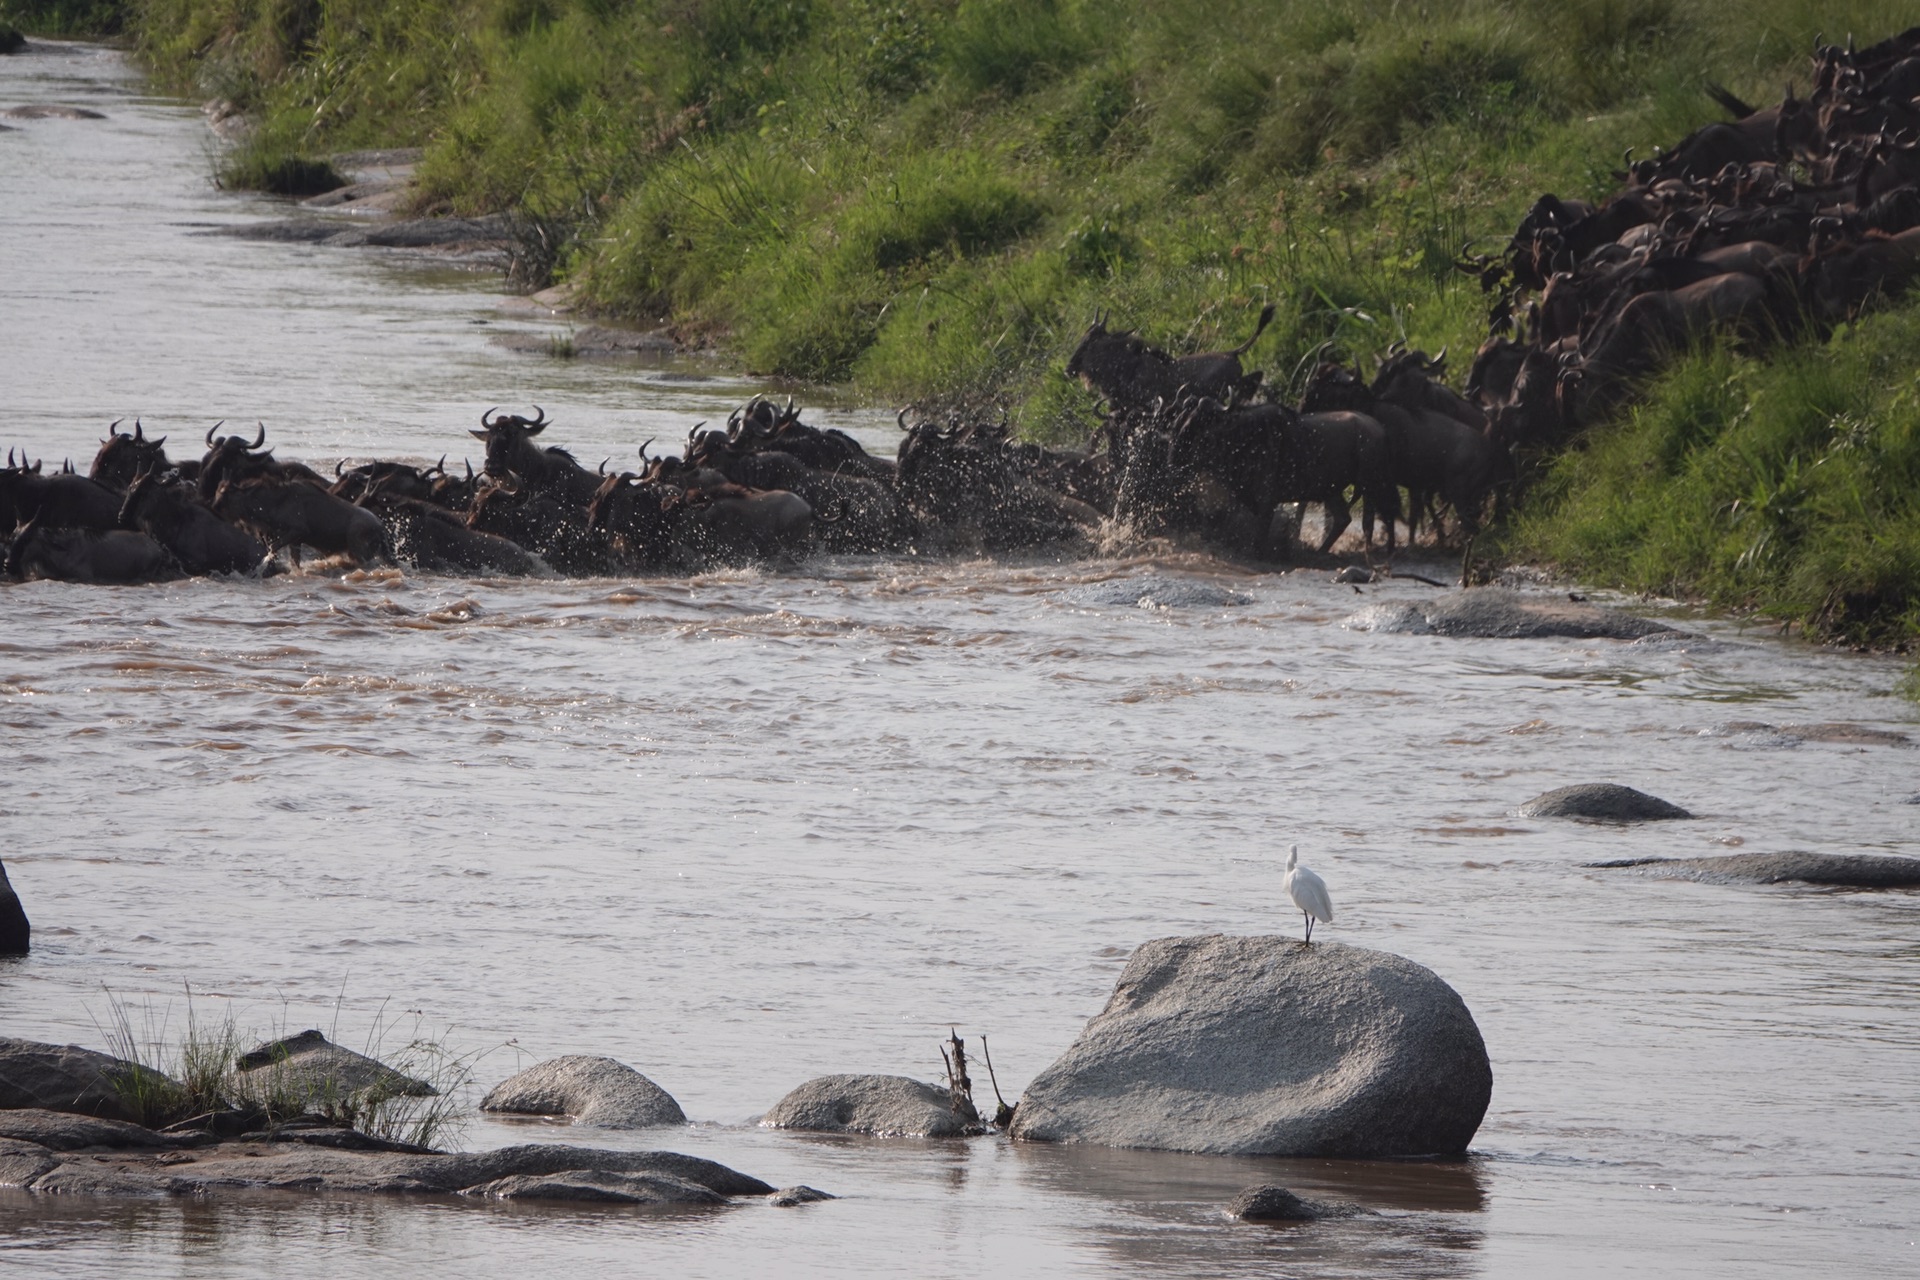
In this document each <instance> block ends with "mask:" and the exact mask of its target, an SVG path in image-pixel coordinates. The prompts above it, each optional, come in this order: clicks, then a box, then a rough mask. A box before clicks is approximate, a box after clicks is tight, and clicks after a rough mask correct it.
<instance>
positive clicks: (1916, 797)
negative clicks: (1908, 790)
mask: <svg viewBox="0 0 1920 1280" xmlns="http://www.w3.org/2000/svg"><path fill="white" fill-rule="evenodd" d="M1900 803H1901V804H1920V791H1916V792H1915V793H1914V794H1912V795H1910V796H1908V797H1907V798H1906V799H1905V800H1902V801H1901V802H1900Z"/></svg>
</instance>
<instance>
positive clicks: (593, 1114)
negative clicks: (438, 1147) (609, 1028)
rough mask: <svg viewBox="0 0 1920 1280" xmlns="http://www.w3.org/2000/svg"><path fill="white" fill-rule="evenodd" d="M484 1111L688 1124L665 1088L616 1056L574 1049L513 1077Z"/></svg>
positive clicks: (624, 1123)
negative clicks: (572, 1053)
mask: <svg viewBox="0 0 1920 1280" xmlns="http://www.w3.org/2000/svg"><path fill="white" fill-rule="evenodd" d="M480 1109H481V1110H482V1111H495V1112H504V1113H507V1114H511V1115H534V1116H560V1115H564V1116H570V1117H572V1119H573V1122H574V1123H575V1124H587V1125H596V1126H598V1127H600V1128H602V1129H644V1128H648V1127H651V1126H654V1125H665V1124H685V1123H686V1122H687V1117H686V1113H685V1112H683V1111H682V1110H681V1109H680V1104H679V1103H677V1102H675V1101H674V1100H673V1097H672V1095H670V1094H669V1093H668V1092H667V1091H666V1090H665V1089H662V1088H661V1087H660V1086H659V1085H657V1084H655V1083H654V1082H653V1081H651V1080H649V1079H647V1078H646V1077H645V1076H643V1075H641V1074H640V1073H639V1072H638V1071H635V1070H634V1069H633V1068H632V1067H629V1066H627V1065H626V1064H625V1063H621V1062H615V1061H614V1060H613V1059H612V1058H595V1057H588V1056H586V1055H582V1054H574V1055H570V1056H568V1057H564V1058H554V1059H552V1060H550V1061H547V1062H542V1063H540V1064H539V1065H538V1066H532V1067H528V1068H527V1069H526V1070H525V1071H522V1072H520V1073H518V1074H517V1075H514V1076H511V1077H509V1078H508V1079H507V1080H505V1081H503V1082H502V1083H500V1084H498V1085H496V1086H494V1088H493V1090H492V1091H491V1092H490V1093H488V1094H487V1096H486V1097H484V1098H482V1099H481V1100H480Z"/></svg>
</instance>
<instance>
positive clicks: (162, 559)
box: [6, 519, 180, 585]
mask: <svg viewBox="0 0 1920 1280" xmlns="http://www.w3.org/2000/svg"><path fill="white" fill-rule="evenodd" d="M6 574H7V576H8V577H9V578H53V579H56V580H58V581H61V582H96V583H111V584H119V585H131V584H134V583H141V582H163V581H165V580H167V579H169V578H177V577H179V576H180V571H179V570H178V569H177V568H176V567H175V566H174V563H173V558H172V557H171V556H169V555H168V554H167V551H166V548H165V547H162V546H161V545H160V544H159V543H157V542H155V541H154V540H153V539H152V538H149V537H148V536H147V535H146V534H144V533H136V532H134V531H133V530H131V529H107V530H100V529H72V528H66V529H60V528H51V527H48V526H45V525H42V524H41V523H40V521H39V520H38V519H32V520H28V521H27V522H26V524H25V525H23V526H22V527H21V529H20V530H19V532H17V533H16V534H14V536H13V539H12V542H11V543H10V544H9V545H8V547H7V562H6Z"/></svg>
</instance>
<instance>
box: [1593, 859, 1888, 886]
mask: <svg viewBox="0 0 1920 1280" xmlns="http://www.w3.org/2000/svg"><path fill="white" fill-rule="evenodd" d="M1581 865H1582V866H1585V867H1594V868H1600V869H1608V870H1612V869H1618V870H1633V871H1637V872H1639V873H1640V874H1642V875H1650V876H1657V877H1659V878H1661V879H1666V880H1700V881H1705V882H1708V883H1713V884H1784V883H1788V882H1793V881H1797V882H1799V883H1802V884H1824V885H1840V886H1844V887H1848V888H1854V889H1915V888H1920V858H1899V857H1891V856H1885V855H1881V854H1860V853H1808V852H1805V851H1803V850H1793V851H1790V852H1787V853H1734V854H1727V855H1725V856H1723V857H1715V858H1622V859H1619V860H1617V861H1612V862H1586V863H1582V864H1581Z"/></svg>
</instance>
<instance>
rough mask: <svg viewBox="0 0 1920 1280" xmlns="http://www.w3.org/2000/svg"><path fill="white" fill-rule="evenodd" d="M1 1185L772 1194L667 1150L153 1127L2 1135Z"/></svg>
mask: <svg viewBox="0 0 1920 1280" xmlns="http://www.w3.org/2000/svg"><path fill="white" fill-rule="evenodd" d="M155 1147H164V1148H168V1149H165V1150H158V1151H156V1150H154V1149H153V1148H155ZM0 1186H5V1187H20V1188H23V1189H25V1190H28V1191H35V1192H41V1193H47V1194H52V1193H65V1194H81V1195H109V1196H163V1195H191V1196H202V1197H214V1196H218V1195H219V1194H221V1193H222V1192H229V1191H243V1190H281V1191H305V1192H321V1193H335V1192H354V1193H359V1194H370V1195H456V1194H458V1195H469V1196H475V1197H480V1198H485V1199H496V1200H574V1201H579V1200H597V1201H601V1202H605V1203H612V1204H680V1205H697V1204H721V1203H724V1202H725V1201H727V1200H729V1199H731V1198H733V1197H735V1196H764V1195H770V1194H771V1193H772V1192H773V1188H772V1187H771V1186H769V1185H768V1184H767V1183H764V1182H762V1181H760V1180H759V1179H758V1178H754V1177H750V1176H748V1175H747V1174H744V1173H741V1172H739V1171H738V1170H735V1169H729V1168H728V1167H727V1166H725V1165H723V1164H719V1163H717V1162H715V1161H712V1160H706V1159H702V1158H701V1157H699V1156H688V1155H681V1154H680V1153H678V1152H674V1151H609V1150H602V1149H597V1148H593V1147H575V1146H563V1145H558V1144H535V1145H526V1146H517V1147H503V1148H501V1149H499V1150H497V1151H478V1152H460V1153H452V1154H421V1155H409V1154H390V1153H381V1152H355V1151H341V1150H332V1149H328V1148H319V1147H308V1146H298V1145H296V1146H288V1145H285V1144H268V1143H260V1142H250V1141H238V1142H222V1143H217V1144H213V1145H206V1146H199V1147H195V1148H192V1149H182V1148H180V1147H179V1146H176V1145H174V1144H171V1143H169V1142H168V1141H167V1139H166V1138H165V1137H164V1136H163V1135H160V1134H152V1133H149V1134H147V1136H146V1138H145V1139H143V1140H141V1141H132V1140H130V1139H129V1138H128V1136H127V1135H126V1134H124V1133H121V1134H118V1135H117V1136H115V1137H114V1139H113V1141H111V1142H110V1143H107V1144H103V1145H96V1146H92V1147H88V1148H84V1149H78V1150H70V1151H56V1150H54V1149H53V1148H51V1147H48V1146H44V1145H42V1144H40V1143H35V1142H28V1141H23V1140H21V1139H17V1138H7V1137H0Z"/></svg>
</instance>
